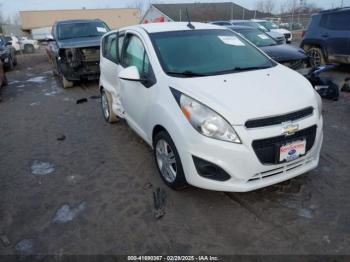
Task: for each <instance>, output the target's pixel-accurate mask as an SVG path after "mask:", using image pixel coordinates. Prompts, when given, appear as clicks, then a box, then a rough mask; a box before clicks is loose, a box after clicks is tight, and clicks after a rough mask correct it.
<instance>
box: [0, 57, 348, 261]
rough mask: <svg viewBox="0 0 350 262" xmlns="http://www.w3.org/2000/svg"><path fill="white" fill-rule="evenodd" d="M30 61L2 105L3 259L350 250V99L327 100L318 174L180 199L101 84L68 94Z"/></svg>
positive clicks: (14, 77)
mask: <svg viewBox="0 0 350 262" xmlns="http://www.w3.org/2000/svg"><path fill="white" fill-rule="evenodd" d="M18 61H19V65H18V67H17V69H16V70H15V71H13V72H10V73H9V74H8V78H9V82H10V84H9V86H7V87H6V88H4V90H3V101H2V102H1V103H0V112H1V120H0V254H2V255H4V254H58V255H61V254H169V253H171V254H203V253H205V254H221V255H222V254H350V208H349V207H350V161H349V160H350V158H349V153H350V151H349V148H350V136H349V133H348V132H349V130H350V94H349V93H342V94H341V98H340V100H339V101H337V102H332V101H324V118H325V130H324V131H325V139H324V145H323V150H322V156H321V161H320V165H319V167H318V168H317V169H316V170H314V171H312V172H309V173H308V174H305V175H303V176H300V177H297V178H295V179H293V180H291V181H288V182H285V183H282V184H279V185H275V186H272V187H269V188H266V189H262V190H258V191H255V192H251V193H244V194H243V193H221V192H211V191H206V190H201V189H196V188H188V189H186V190H184V191H181V192H175V191H172V190H170V189H168V188H166V187H165V186H164V184H163V182H162V181H161V179H160V177H159V175H158V173H157V171H156V167H155V164H154V162H153V156H152V152H151V149H150V148H149V147H148V146H147V145H146V144H145V143H144V142H142V140H141V139H140V138H139V137H138V136H137V135H136V134H135V133H134V132H133V131H132V130H131V129H130V128H129V127H128V126H127V125H126V124H125V123H124V122H121V123H118V124H114V125H110V124H107V123H106V122H105V121H104V119H103V117H102V115H101V110H100V100H99V99H98V98H96V97H95V96H98V95H99V93H98V86H97V83H90V84H82V85H80V86H77V87H74V88H72V89H68V90H64V89H62V88H61V87H60V82H59V81H58V80H57V79H56V78H55V77H54V76H53V75H52V73H51V71H50V66H49V64H48V62H47V60H46V58H45V56H44V55H43V54H35V55H26V56H24V57H23V56H22V57H20V58H19V60H18ZM80 98H87V99H88V101H87V102H86V103H81V104H76V100H77V99H80ZM58 139H60V140H61V141H59V140H58ZM247 164H249V163H247ZM47 173H48V174H47ZM157 187H160V188H162V189H163V190H164V191H165V193H166V202H165V215H164V216H163V217H162V218H160V219H156V218H155V217H154V210H153V209H154V208H153V196H152V192H153V191H154V190H155V189H156V188H157Z"/></svg>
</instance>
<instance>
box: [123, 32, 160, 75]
mask: <svg viewBox="0 0 350 262" xmlns="http://www.w3.org/2000/svg"><path fill="white" fill-rule="evenodd" d="M122 63H123V66H124V67H128V66H136V67H137V69H138V70H139V72H140V75H141V76H144V77H145V76H151V75H152V74H153V73H152V68H151V64H150V62H149V58H148V55H147V53H146V50H145V48H144V46H143V44H142V42H141V40H140V38H138V37H137V36H134V35H132V36H129V37H128V38H127V44H126V46H125V48H124V49H123V55H122Z"/></svg>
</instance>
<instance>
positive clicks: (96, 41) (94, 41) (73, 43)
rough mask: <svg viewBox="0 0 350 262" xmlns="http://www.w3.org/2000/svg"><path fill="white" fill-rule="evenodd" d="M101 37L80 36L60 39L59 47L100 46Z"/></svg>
mask: <svg viewBox="0 0 350 262" xmlns="http://www.w3.org/2000/svg"><path fill="white" fill-rule="evenodd" d="M100 42H101V37H100V36H94V37H79V38H72V39H64V40H58V41H57V45H58V48H77V47H92V46H100Z"/></svg>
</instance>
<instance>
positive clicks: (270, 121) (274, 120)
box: [245, 107, 314, 128]
mask: <svg viewBox="0 0 350 262" xmlns="http://www.w3.org/2000/svg"><path fill="white" fill-rule="evenodd" d="M313 111H314V109H313V108H312V107H307V108H304V109H302V110H299V111H296V112H292V113H288V114H285V115H279V116H272V117H266V118H260V119H252V120H248V121H247V122H246V123H245V126H246V127H247V128H256V127H264V126H273V125H278V124H281V123H283V122H288V121H295V120H298V119H301V118H304V117H307V116H310V115H312V113H313Z"/></svg>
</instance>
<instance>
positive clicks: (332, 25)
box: [320, 11, 350, 30]
mask: <svg viewBox="0 0 350 262" xmlns="http://www.w3.org/2000/svg"><path fill="white" fill-rule="evenodd" d="M349 19H350V12H349V11H343V12H337V13H334V14H324V15H323V16H322V18H321V21H320V25H321V26H322V27H324V28H328V29H331V30H348V29H350V22H349V21H350V20H349Z"/></svg>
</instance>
